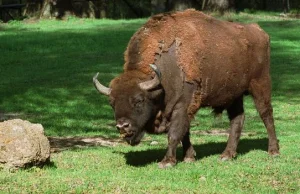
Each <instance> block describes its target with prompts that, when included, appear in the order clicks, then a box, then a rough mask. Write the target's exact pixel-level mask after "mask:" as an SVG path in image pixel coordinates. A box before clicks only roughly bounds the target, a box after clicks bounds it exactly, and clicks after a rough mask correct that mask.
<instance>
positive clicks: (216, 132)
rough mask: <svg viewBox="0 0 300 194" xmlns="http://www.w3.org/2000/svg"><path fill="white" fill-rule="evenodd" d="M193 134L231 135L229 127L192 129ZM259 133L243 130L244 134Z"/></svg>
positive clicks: (252, 134)
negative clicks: (202, 129)
mask: <svg viewBox="0 0 300 194" xmlns="http://www.w3.org/2000/svg"><path fill="white" fill-rule="evenodd" d="M191 133H192V134H198V135H216V136H219V135H220V136H229V129H227V130H226V129H217V128H216V129H211V130H205V131H192V132H191ZM256 134H257V133H255V132H242V136H254V135H256Z"/></svg>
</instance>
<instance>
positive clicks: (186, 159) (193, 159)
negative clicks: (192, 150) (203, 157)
mask: <svg viewBox="0 0 300 194" xmlns="http://www.w3.org/2000/svg"><path fill="white" fill-rule="evenodd" d="M183 161H184V162H186V163H191V162H195V161H196V160H195V158H187V157H186V158H184V159H183Z"/></svg>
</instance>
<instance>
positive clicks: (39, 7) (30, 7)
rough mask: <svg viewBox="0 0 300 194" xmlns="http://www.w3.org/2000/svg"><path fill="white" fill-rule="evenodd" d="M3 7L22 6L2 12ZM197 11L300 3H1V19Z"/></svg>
mask: <svg viewBox="0 0 300 194" xmlns="http://www.w3.org/2000/svg"><path fill="white" fill-rule="evenodd" d="M4 5H22V6H20V7H18V8H7V9H3V8H2V9H1V6H4ZM187 8H195V9H198V10H205V11H219V12H220V13H224V12H225V11H244V10H247V11H251V12H252V11H255V10H267V11H282V12H284V13H287V12H290V11H291V12H293V13H296V14H299V13H300V11H299V10H300V1H299V0H0V19H1V20H3V21H7V20H10V19H18V18H28V17H37V18H59V19H63V18H65V17H68V16H70V15H72V16H77V17H84V18H112V19H120V18H143V17H149V16H150V15H153V14H156V13H161V12H166V11H174V10H183V9H187Z"/></svg>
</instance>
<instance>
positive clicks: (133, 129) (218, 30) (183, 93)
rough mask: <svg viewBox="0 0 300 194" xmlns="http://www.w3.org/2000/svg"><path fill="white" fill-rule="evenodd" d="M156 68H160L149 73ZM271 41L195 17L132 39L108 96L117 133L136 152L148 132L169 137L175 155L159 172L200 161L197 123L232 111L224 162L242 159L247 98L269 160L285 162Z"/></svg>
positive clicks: (170, 20)
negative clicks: (179, 161) (208, 111)
mask: <svg viewBox="0 0 300 194" xmlns="http://www.w3.org/2000/svg"><path fill="white" fill-rule="evenodd" d="M149 64H155V65H151V67H150V66H149ZM269 68H270V46H269V36H268V35H267V34H266V33H265V32H264V31H263V30H262V29H261V28H260V27H259V26H258V25H256V24H248V25H241V24H237V23H231V22H226V21H219V20H216V19H214V18H212V17H210V16H207V15H205V14H203V13H201V12H198V11H195V10H186V11H183V12H176V13H167V14H160V15H156V16H153V17H152V18H151V19H150V20H149V21H148V22H147V23H146V24H144V25H143V26H142V27H141V28H140V29H139V30H138V31H137V32H136V33H135V34H134V35H133V37H132V38H131V40H130V42H129V44H128V47H127V49H126V52H125V64H124V72H123V73H122V74H120V75H119V76H118V77H116V78H114V79H113V80H112V81H111V83H110V87H109V88H106V87H105V86H103V85H101V83H100V82H99V81H98V80H97V76H98V74H97V75H96V76H95V77H94V78H93V81H94V84H95V86H96V88H97V90H98V91H99V92H100V93H102V94H105V95H107V96H109V100H110V104H111V106H112V107H113V109H114V112H115V119H116V123H117V124H116V127H117V129H118V130H119V132H120V134H121V135H122V136H123V137H124V138H125V140H126V141H127V142H128V143H129V144H131V145H136V144H138V143H139V142H140V140H141V139H142V137H143V135H144V133H145V132H148V133H159V132H168V148H167V153H166V155H165V157H164V158H163V160H162V161H161V162H160V163H159V167H161V168H165V167H169V166H174V165H175V164H176V148H177V145H178V144H179V143H180V142H181V143H182V145H183V154H184V161H186V162H190V161H194V160H195V151H194V148H193V146H192V144H191V142H190V137H189V135H190V133H189V129H190V122H191V120H192V119H193V117H194V115H195V114H196V112H197V111H198V110H199V108H200V107H206V106H209V107H212V108H213V109H214V110H215V111H216V112H222V111H223V110H227V113H228V117H229V120H230V132H229V139H228V142H227V146H226V148H225V150H224V152H223V153H222V155H221V158H222V160H227V159H231V158H233V157H235V156H236V148H237V145H238V141H239V138H240V135H241V130H242V127H243V123H244V108H243V96H244V94H246V93H247V94H248V93H249V94H251V95H252V96H253V99H254V102H255V105H256V108H257V110H258V112H259V114H260V117H261V118H262V120H263V122H264V124H265V126H266V128H267V132H268V136H269V147H268V152H269V154H270V155H278V154H279V145H278V140H277V137H276V134H275V126H274V120H273V109H272V106H271V80H270V75H269Z"/></svg>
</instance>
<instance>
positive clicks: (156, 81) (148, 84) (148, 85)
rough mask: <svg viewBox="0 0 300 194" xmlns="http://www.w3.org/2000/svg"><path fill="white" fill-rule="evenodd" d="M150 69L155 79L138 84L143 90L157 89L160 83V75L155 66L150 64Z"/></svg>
mask: <svg viewBox="0 0 300 194" xmlns="http://www.w3.org/2000/svg"><path fill="white" fill-rule="evenodd" d="M150 67H151V68H152V70H153V71H154V72H155V77H154V78H153V79H152V80H149V81H145V82H142V83H140V84H139V86H140V88H141V89H143V90H151V89H153V88H155V87H157V86H158V85H159V84H160V81H161V73H160V71H159V69H158V68H157V66H156V65H154V64H150Z"/></svg>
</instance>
